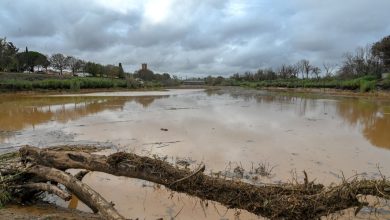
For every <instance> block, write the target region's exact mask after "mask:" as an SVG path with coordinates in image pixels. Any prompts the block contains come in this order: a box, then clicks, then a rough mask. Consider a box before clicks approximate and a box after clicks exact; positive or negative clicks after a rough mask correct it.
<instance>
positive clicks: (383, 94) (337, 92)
mask: <svg viewBox="0 0 390 220" xmlns="http://www.w3.org/2000/svg"><path fill="white" fill-rule="evenodd" d="M260 90H264V91H271V92H287V93H302V94H318V95H327V96H339V97H367V98H381V99H389V98H390V90H382V91H372V92H359V91H351V90H342V89H329V88H322V89H317V88H282V87H264V88H261V89H260Z"/></svg>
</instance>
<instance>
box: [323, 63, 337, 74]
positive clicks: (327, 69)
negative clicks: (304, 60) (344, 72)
mask: <svg viewBox="0 0 390 220" xmlns="http://www.w3.org/2000/svg"><path fill="white" fill-rule="evenodd" d="M322 66H323V67H324V70H325V76H326V77H331V76H332V75H333V72H334V71H335V69H336V67H337V65H336V64H334V63H327V62H324V63H323V64H322Z"/></svg>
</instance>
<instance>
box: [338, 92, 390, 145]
mask: <svg viewBox="0 0 390 220" xmlns="http://www.w3.org/2000/svg"><path fill="white" fill-rule="evenodd" d="M336 109H337V112H338V114H339V115H340V116H342V118H344V119H345V121H346V122H347V123H349V124H350V125H351V126H361V127H362V133H363V135H364V137H365V138H366V139H367V140H369V141H370V143H371V144H373V145H375V146H377V147H382V148H387V149H390V133H389V128H390V106H389V105H384V104H383V103H380V102H374V101H368V100H359V99H355V100H344V101H341V102H338V104H337V105H336Z"/></svg>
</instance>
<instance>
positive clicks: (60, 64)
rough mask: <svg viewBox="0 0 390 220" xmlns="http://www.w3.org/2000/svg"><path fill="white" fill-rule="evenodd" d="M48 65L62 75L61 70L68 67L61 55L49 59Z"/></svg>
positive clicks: (54, 55)
mask: <svg viewBox="0 0 390 220" xmlns="http://www.w3.org/2000/svg"><path fill="white" fill-rule="evenodd" d="M50 65H51V66H52V67H53V68H55V69H57V70H59V71H60V75H62V70H63V69H65V68H66V67H68V59H67V58H66V57H65V56H64V55H63V54H61V53H56V54H53V55H52V56H51V57H50Z"/></svg>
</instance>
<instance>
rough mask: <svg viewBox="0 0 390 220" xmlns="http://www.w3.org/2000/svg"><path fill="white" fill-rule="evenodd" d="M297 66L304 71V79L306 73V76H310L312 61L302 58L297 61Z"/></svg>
mask: <svg viewBox="0 0 390 220" xmlns="http://www.w3.org/2000/svg"><path fill="white" fill-rule="evenodd" d="M297 66H298V67H299V70H300V72H301V73H302V79H303V78H305V76H304V74H305V75H306V78H307V79H308V78H309V73H310V72H311V70H312V68H313V67H312V66H311V65H310V61H308V60H305V59H303V60H300V61H299V62H298V63H297Z"/></svg>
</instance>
